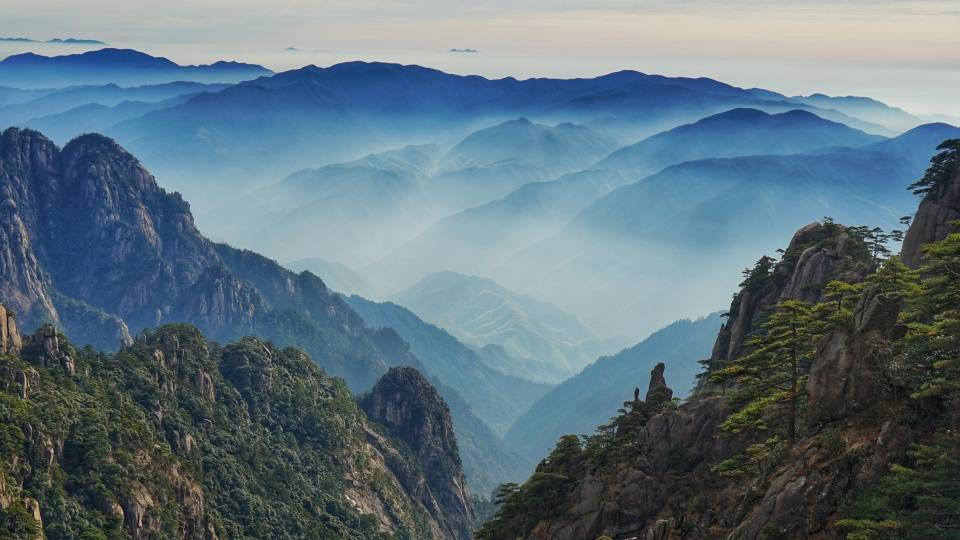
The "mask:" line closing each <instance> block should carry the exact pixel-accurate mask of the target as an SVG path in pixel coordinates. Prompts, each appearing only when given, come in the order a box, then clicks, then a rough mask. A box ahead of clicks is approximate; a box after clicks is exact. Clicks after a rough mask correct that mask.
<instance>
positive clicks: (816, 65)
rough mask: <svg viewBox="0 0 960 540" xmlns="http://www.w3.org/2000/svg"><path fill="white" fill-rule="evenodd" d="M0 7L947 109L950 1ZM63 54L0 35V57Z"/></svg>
mask: <svg viewBox="0 0 960 540" xmlns="http://www.w3.org/2000/svg"><path fill="white" fill-rule="evenodd" d="M0 11H2V20H0V36H26V37H31V38H34V39H49V38H52V37H68V36H69V37H82V38H92V39H99V40H102V41H107V42H109V43H110V44H111V45H113V46H122V47H130V48H136V49H139V50H143V51H145V52H149V53H151V54H158V55H162V56H166V57H168V58H171V59H172V60H175V61H177V62H180V63H205V62H211V61H215V60H218V59H232V60H242V61H249V62H256V63H261V64H263V65H266V66H267V67H270V68H271V69H274V70H284V69H292V68H296V67H301V66H303V65H306V64H311V63H312V64H316V65H330V64H333V63H336V62H340V61H346V60H358V59H359V60H382V61H394V62H401V63H406V64H420V65H426V66H430V67H435V68H438V69H443V70H444V71H449V72H453V73H462V74H467V73H470V74H480V75H485V76H489V77H502V76H515V77H518V78H528V77H542V76H549V77H580V76H596V75H600V74H603V73H608V72H611V71H616V70H620V69H635V70H638V71H643V72H646V73H660V74H664V75H684V76H706V77H712V78H715V79H718V80H722V81H724V82H728V83H730V84H735V85H737V86H743V87H762V88H767V89H770V90H775V91H778V92H782V93H785V94H789V95H795V94H809V93H812V92H824V93H828V94H831V95H867V96H871V97H874V98H877V99H881V100H883V101H885V102H887V103H890V104H892V105H895V106H900V107H903V108H905V109H907V110H909V111H910V112H913V113H917V114H926V115H933V114H949V115H955V116H960V99H957V96H958V95H960V30H958V29H960V0H931V1H914V2H905V1H889V0H834V1H829V2H828V1H822V0H791V1H784V0H728V1H724V2H715V1H707V0H633V1H628V0H580V1H547V0H528V1H525V2H521V1H516V0H515V1H507V0H486V1H481V2H477V1H465V0H413V1H410V0H408V1H400V0H334V1H306V0H272V1H264V0H257V1H254V0H232V1H229V2H226V1H221V0H192V1H185V0H162V1H161V0H146V1H136V0H86V1H82V2H81V1H76V0H70V1H65V0H29V1H25V0H0ZM287 47H294V48H296V49H297V51H287V50H285V49H286V48H287ZM452 48H457V49H465V48H469V49H475V50H477V51H479V52H477V53H463V52H460V53H457V52H450V49H452ZM74 49H75V48H68V47H65V46H52V45H30V46H25V45H22V44H10V43H6V44H0V56H5V55H7V54H12V53H15V52H23V51H26V50H33V51H36V52H40V53H43V54H63V53H66V52H73V50H74Z"/></svg>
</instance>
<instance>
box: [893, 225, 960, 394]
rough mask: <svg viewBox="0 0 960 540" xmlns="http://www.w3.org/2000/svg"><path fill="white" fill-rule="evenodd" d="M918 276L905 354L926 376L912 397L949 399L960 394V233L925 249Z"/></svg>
mask: <svg viewBox="0 0 960 540" xmlns="http://www.w3.org/2000/svg"><path fill="white" fill-rule="evenodd" d="M953 225H954V226H956V225H960V224H958V223H957V222H954V223H953ZM919 274H920V286H919V288H918V290H917V291H916V293H915V294H913V295H912V298H911V300H910V302H909V304H908V310H907V313H906V319H907V321H908V323H909V327H910V332H909V334H908V336H907V338H906V344H905V345H906V346H905V347H904V351H905V354H906V355H907V357H908V359H909V361H910V362H911V363H912V364H913V365H915V366H916V367H917V369H919V370H921V371H924V372H926V373H927V375H926V376H925V377H924V380H923V381H922V384H921V387H920V389H919V390H918V392H917V393H916V397H950V394H954V395H957V394H958V393H960V392H958V391H960V233H953V234H950V235H949V236H947V237H946V238H945V239H943V240H941V241H939V242H934V243H932V244H929V245H927V246H925V247H924V264H923V266H921V267H920V269H919Z"/></svg>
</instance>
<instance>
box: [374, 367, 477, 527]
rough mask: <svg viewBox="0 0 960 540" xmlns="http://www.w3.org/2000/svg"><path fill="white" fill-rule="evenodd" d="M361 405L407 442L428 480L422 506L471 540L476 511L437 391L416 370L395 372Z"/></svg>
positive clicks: (444, 408) (447, 417)
mask: <svg viewBox="0 0 960 540" xmlns="http://www.w3.org/2000/svg"><path fill="white" fill-rule="evenodd" d="M360 406H361V408H362V409H363V410H364V411H365V412H366V413H367V416H368V417H369V418H370V419H371V420H373V421H374V422H378V423H380V424H382V425H383V426H384V427H386V428H387V430H388V431H389V432H390V434H391V435H392V436H394V437H396V438H398V439H400V440H401V441H403V442H405V443H406V444H407V445H408V446H409V447H410V449H411V450H412V451H413V454H414V456H415V457H416V459H417V462H418V465H419V466H420V467H421V468H422V470H423V472H424V474H425V475H426V477H427V486H426V487H427V488H428V492H427V493H422V492H421V493H420V497H421V501H422V502H423V503H424V505H425V506H427V507H428V508H430V507H431V506H432V505H431V504H430V501H431V500H432V501H433V504H435V505H438V506H439V507H440V508H441V509H442V515H443V516H445V517H446V518H455V519H450V520H449V521H447V522H446V523H445V525H446V526H447V528H448V529H449V531H450V533H451V534H452V536H453V537H454V538H464V539H465V538H470V531H469V523H471V522H472V521H473V509H472V508H471V506H470V499H469V497H468V496H467V491H466V487H465V481H464V478H463V470H462V466H461V462H460V453H459V451H458V449H457V441H456V437H455V436H454V433H453V421H452V420H451V418H450V409H449V408H448V407H447V404H446V403H445V402H444V401H443V398H442V397H440V394H439V392H437V390H436V388H434V387H433V385H431V384H430V382H429V381H427V379H426V377H424V376H423V375H422V374H421V373H420V372H419V371H417V370H416V369H414V368H412V367H394V368H390V370H389V371H387V373H386V374H384V375H383V376H382V377H380V380H379V381H377V384H376V385H374V387H373V389H372V390H371V391H370V392H369V393H367V394H366V395H364V396H363V397H362V398H360Z"/></svg>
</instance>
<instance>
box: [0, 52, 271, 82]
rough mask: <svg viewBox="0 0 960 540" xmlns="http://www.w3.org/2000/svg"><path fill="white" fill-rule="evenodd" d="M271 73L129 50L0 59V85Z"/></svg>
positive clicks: (228, 78)
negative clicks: (181, 61)
mask: <svg viewBox="0 0 960 540" xmlns="http://www.w3.org/2000/svg"><path fill="white" fill-rule="evenodd" d="M272 73H273V72H272V71H270V70H269V69H266V68H264V67H262V66H258V65H255V64H244V63H240V62H226V61H222V60H221V61H218V62H215V63H213V64H205V65H198V66H182V65H179V64H176V63H174V62H173V61H171V60H168V59H166V58H161V57H156V56H151V55H149V54H146V53H142V52H139V51H135V50H132V49H110V48H107V49H100V50H96V51H89V52H84V53H79V54H67V55H62V56H43V55H39V54H35V53H22V54H15V55H12V56H8V57H7V58H5V59H3V60H0V85H6V86H14V87H17V88H48V87H64V86H73V85H96V84H108V83H113V84H118V85H121V86H139V85H144V84H158V83H166V82H173V81H195V82H205V83H236V82H240V81H243V80H248V79H253V78H256V77H260V76H264V75H270V74H272Z"/></svg>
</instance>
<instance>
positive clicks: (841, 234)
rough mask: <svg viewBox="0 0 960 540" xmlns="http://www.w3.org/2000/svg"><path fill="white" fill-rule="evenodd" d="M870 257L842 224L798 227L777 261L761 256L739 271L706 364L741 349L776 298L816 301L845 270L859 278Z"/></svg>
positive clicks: (735, 354) (719, 361)
mask: <svg viewBox="0 0 960 540" xmlns="http://www.w3.org/2000/svg"><path fill="white" fill-rule="evenodd" d="M871 262H872V261H871V260H870V254H869V252H868V251H867V250H866V247H865V246H864V245H863V243H862V242H856V241H854V240H853V239H852V238H851V234H850V231H848V230H847V228H846V227H843V226H840V225H837V224H834V223H830V222H828V223H819V222H814V223H811V224H809V225H807V226H805V227H803V228H801V229H800V230H798V231H797V232H796V233H795V234H794V235H793V238H792V239H791V240H790V244H789V245H788V246H787V249H786V250H785V251H784V252H783V256H782V257H781V259H780V261H774V260H773V259H771V258H769V257H763V258H761V259H760V260H759V261H758V262H757V264H756V265H755V266H754V268H752V269H748V270H746V271H745V272H744V273H745V279H744V281H743V283H741V288H740V291H739V292H737V293H736V294H735V295H734V296H733V302H731V304H730V309H729V311H728V312H727V315H726V316H727V322H726V323H725V324H724V325H723V326H722V327H721V328H720V333H719V334H718V335H717V341H716V343H715V344H714V347H713V353H712V354H711V357H710V365H711V366H714V367H717V366H720V365H723V364H724V363H725V362H726V361H727V360H729V359H731V358H736V357H738V356H740V355H741V354H743V352H744V342H745V341H746V339H747V336H749V335H750V333H751V332H752V331H753V330H754V329H755V328H756V327H757V324H758V323H759V321H760V320H761V318H762V317H763V316H764V314H765V313H766V312H767V310H769V308H770V307H771V306H773V305H774V304H776V303H777V302H779V301H781V300H803V301H806V302H817V301H819V300H820V299H821V298H822V294H823V287H824V286H825V285H826V284H827V282H828V281H830V280H831V279H836V278H839V277H842V276H844V275H847V276H846V277H848V278H849V279H853V280H856V279H862V277H863V276H864V275H865V274H866V273H867V272H868V271H869V270H870V266H871ZM858 276H859V277H858Z"/></svg>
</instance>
